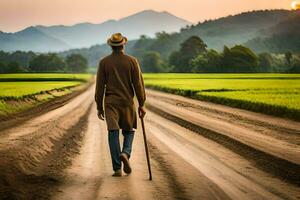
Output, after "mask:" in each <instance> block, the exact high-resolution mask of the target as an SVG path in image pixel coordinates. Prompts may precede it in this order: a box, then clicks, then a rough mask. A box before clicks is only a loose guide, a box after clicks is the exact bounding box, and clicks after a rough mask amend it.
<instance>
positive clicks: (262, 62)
mask: <svg viewBox="0 0 300 200" xmlns="http://www.w3.org/2000/svg"><path fill="white" fill-rule="evenodd" d="M258 63H259V64H258V68H257V70H256V72H273V58H272V55H271V54H269V53H261V54H259V55H258Z"/></svg>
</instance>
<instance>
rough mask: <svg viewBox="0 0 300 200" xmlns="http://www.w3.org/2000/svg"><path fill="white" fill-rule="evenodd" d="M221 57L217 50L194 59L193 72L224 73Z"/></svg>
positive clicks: (192, 62) (209, 51)
mask: <svg viewBox="0 0 300 200" xmlns="http://www.w3.org/2000/svg"><path fill="white" fill-rule="evenodd" d="M220 63H221V55H220V54H219V53H218V52H217V51H215V50H212V49H211V50H208V51H207V52H206V53H202V54H199V55H198V56H197V57H196V58H194V59H192V61H191V65H192V66H193V72H223V69H222V68H221V66H220Z"/></svg>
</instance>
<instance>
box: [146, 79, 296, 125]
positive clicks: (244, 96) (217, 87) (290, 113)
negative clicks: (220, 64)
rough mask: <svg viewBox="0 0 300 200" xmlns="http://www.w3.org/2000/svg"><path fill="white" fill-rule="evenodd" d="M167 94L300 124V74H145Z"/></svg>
mask: <svg viewBox="0 0 300 200" xmlns="http://www.w3.org/2000/svg"><path fill="white" fill-rule="evenodd" d="M144 78H145V85H146V87H148V88H153V89H157V90H161V91H165V92H170V93H175V94H179V95H183V96H188V97H192V98H196V99H201V100H206V101H211V102H215V103H219V104H224V105H229V106H232V107H238V108H243V109H249V110H253V111H257V112H263V113H266V114H273V115H277V116H281V117H289V118H292V119H296V120H300V74H145V75H144Z"/></svg>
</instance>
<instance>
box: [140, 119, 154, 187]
mask: <svg viewBox="0 0 300 200" xmlns="http://www.w3.org/2000/svg"><path fill="white" fill-rule="evenodd" d="M140 118H141V122H142V129H143V136H144V144H145V151H146V157H147V164H148V170H149V180H150V181H151V180H152V173H151V165H150V158H149V152H148V145H147V137H146V131H145V124H144V118H143V117H140Z"/></svg>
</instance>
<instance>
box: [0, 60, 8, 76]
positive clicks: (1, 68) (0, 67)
mask: <svg viewBox="0 0 300 200" xmlns="http://www.w3.org/2000/svg"><path fill="white" fill-rule="evenodd" d="M6 68H7V66H6V64H5V63H4V62H0V74H2V73H6Z"/></svg>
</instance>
